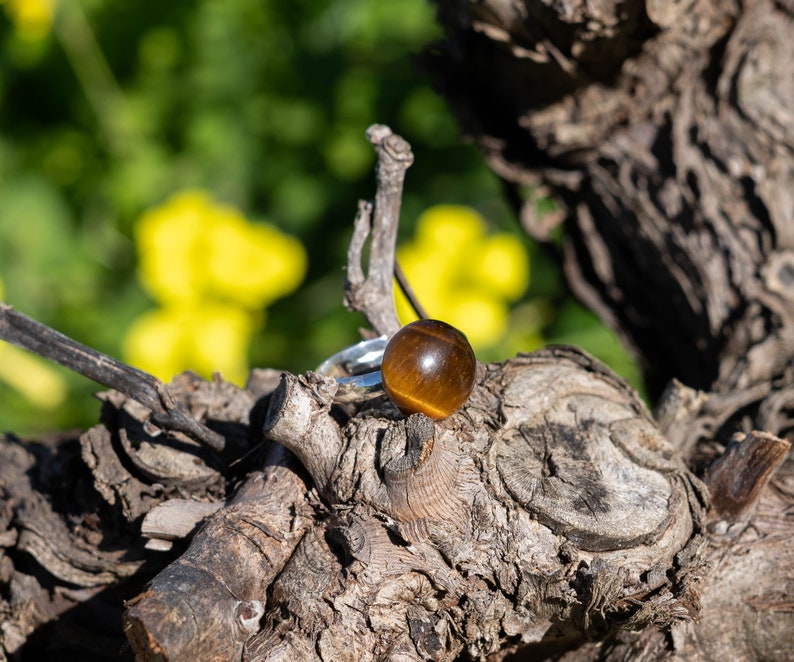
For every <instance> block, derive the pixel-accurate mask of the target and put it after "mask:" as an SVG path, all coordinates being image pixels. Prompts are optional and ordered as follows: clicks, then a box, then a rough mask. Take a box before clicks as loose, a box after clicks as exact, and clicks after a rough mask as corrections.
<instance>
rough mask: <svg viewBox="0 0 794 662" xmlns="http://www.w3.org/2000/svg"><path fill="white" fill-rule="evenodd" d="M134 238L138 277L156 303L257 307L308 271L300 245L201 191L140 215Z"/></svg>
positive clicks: (287, 290)
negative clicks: (208, 301) (222, 303)
mask: <svg viewBox="0 0 794 662" xmlns="http://www.w3.org/2000/svg"><path fill="white" fill-rule="evenodd" d="M135 240H136V243H137V245H138V252H139V254H140V267H139V272H140V277H141V281H142V282H143V285H144V286H145V287H146V289H147V290H149V292H150V293H151V294H152V296H153V297H154V298H155V299H157V300H158V301H160V302H162V303H168V302H175V301H180V302H183V301H203V300H206V299H213V300H218V301H225V302H228V303H231V304H233V305H240V306H244V307H247V308H261V307H264V306H266V305H267V304H269V303H271V302H272V301H274V300H275V299H278V298H280V297H283V296H284V295H286V294H289V293H290V292H292V291H294V290H295V289H296V288H297V286H298V285H299V284H300V283H301V281H302V280H303V276H304V274H305V272H306V253H305V251H304V249H303V246H302V245H301V244H300V242H298V241H297V240H296V239H293V238H292V237H288V236H287V235H285V234H282V233H281V232H279V231H278V230H277V229H276V228H274V227H272V226H269V225H265V224H254V223H251V222H250V221H248V220H247V219H246V218H245V217H244V216H243V215H242V214H241V213H240V212H239V211H237V210H236V209H234V208H232V207H227V206H223V205H219V204H217V203H215V202H213V201H212V199H211V198H210V197H209V196H208V195H207V194H206V193H203V192H201V191H188V192H184V193H180V194H178V195H176V196H174V197H173V198H171V199H170V200H169V201H167V202H166V203H165V204H164V205H162V206H160V207H157V208H155V209H153V210H151V211H149V212H147V213H146V214H144V215H143V216H142V217H141V219H140V220H139V221H138V225H137V226H136V233H135Z"/></svg>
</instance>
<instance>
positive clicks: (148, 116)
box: [0, 0, 639, 435]
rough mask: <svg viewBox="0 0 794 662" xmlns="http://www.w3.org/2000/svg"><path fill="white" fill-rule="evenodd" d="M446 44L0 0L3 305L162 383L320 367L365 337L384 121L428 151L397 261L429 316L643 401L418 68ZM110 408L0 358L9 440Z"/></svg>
mask: <svg viewBox="0 0 794 662" xmlns="http://www.w3.org/2000/svg"><path fill="white" fill-rule="evenodd" d="M439 37H440V33H439V30H438V28H437V26H436V24H435V21H434V17H433V8H432V6H431V5H430V4H429V3H428V2H426V0H390V1H389V2H371V1H370V0H312V1H311V2H306V1H301V0H296V1H295V2H289V3H287V2H277V1H276V0H169V1H168V2H162V1H161V0H0V296H2V298H3V300H4V301H6V302H7V303H9V304H11V305H13V306H14V307H16V308H17V309H18V310H20V311H22V312H24V313H26V314H28V315H30V316H32V317H34V318H36V319H38V320H40V321H42V322H44V323H46V324H48V325H50V326H52V327H54V328H56V329H58V330H60V331H63V332H64V333H66V334H68V335H70V336H72V337H74V338H76V339H78V340H80V341H81V342H83V343H85V344H87V345H90V346H92V347H95V348H97V349H99V350H101V351H103V352H106V353H108V354H111V355H113V356H116V357H119V358H122V359H124V360H125V361H128V362H130V363H132V364H134V365H136V366H138V367H141V368H144V369H146V370H149V371H151V372H153V373H155V374H157V376H159V377H161V378H163V379H166V380H167V379H169V378H170V377H171V376H172V375H173V374H174V373H176V372H178V371H181V370H183V369H193V370H195V371H197V372H199V373H200V374H202V375H204V376H210V375H211V374H212V372H213V370H218V371H220V372H221V374H222V375H223V376H224V377H225V378H227V379H229V380H231V381H235V382H236V383H239V384H243V383H244V381H245V376H246V374H247V372H248V369H249V367H251V366H268V367H274V368H279V369H285V370H291V371H294V372H297V371H304V370H307V369H311V368H313V367H315V366H316V365H317V364H318V363H319V362H320V361H321V360H322V359H323V358H324V357H326V356H327V355H329V354H331V353H333V352H334V351H336V350H338V349H339V348H341V347H343V346H345V345H348V344H350V343H352V342H356V341H357V340H358V339H359V334H358V328H359V327H360V326H362V325H363V319H362V318H361V317H360V316H359V315H357V314H351V313H349V312H347V311H346V310H344V308H343V306H342V280H343V275H344V274H343V265H344V263H345V251H346V248H347V242H348V240H349V237H350V232H351V228H352V221H353V217H354V215H355V211H356V201H357V200H358V199H359V198H370V197H372V196H373V194H374V177H373V174H372V166H373V164H374V154H373V152H372V149H371V147H370V146H369V144H368V143H367V142H366V140H365V138H364V133H365V130H366V128H367V127H368V126H369V125H370V124H372V123H375V122H379V123H385V124H388V125H390V126H391V127H392V128H393V129H394V130H395V131H396V132H397V133H399V134H401V135H402V136H404V137H405V138H406V139H408V140H409V142H410V143H411V144H412V146H413V150H414V154H415V157H416V161H415V165H414V166H413V167H412V168H411V169H410V170H409V171H408V178H407V182H406V192H405V198H404V202H403V215H402V224H401V228H400V249H399V257H400V260H401V263H402V264H403V266H404V269H405V271H406V272H407V274H408V276H409V278H410V280H411V283H412V285H413V287H414V289H415V290H416V292H417V294H418V297H419V299H420V300H421V302H422V303H423V304H424V305H425V307H426V308H427V310H428V313H429V314H430V315H431V316H433V317H439V318H442V319H445V320H447V321H449V322H451V323H452V324H455V325H457V326H459V327H460V328H462V329H463V330H464V331H465V332H466V333H467V334H468V335H469V337H470V339H471V341H472V343H473V344H474V346H475V349H476V350H477V353H478V356H479V357H480V358H481V359H483V360H494V359H502V358H507V357H509V356H511V355H513V354H515V353H516V352H518V351H531V350H533V349H537V348H538V347H540V346H542V345H543V344H546V343H560V342H562V343H573V344H577V345H580V346H582V347H584V348H585V349H587V350H588V351H590V352H591V353H593V354H595V355H596V356H598V357H599V358H601V359H602V360H605V361H606V362H607V363H609V364H610V365H611V366H612V367H613V368H614V369H616V370H617V371H618V372H619V373H621V374H623V375H624V376H626V377H628V378H629V379H630V380H632V381H633V382H634V383H635V385H639V380H638V375H637V371H636V368H635V367H634V365H633V364H632V362H631V361H630V360H629V358H628V357H627V355H626V354H625V352H623V350H622V349H621V348H620V346H619V344H618V342H617V340H616V339H615V338H614V336H613V335H612V334H611V333H610V332H608V331H607V330H606V329H605V328H604V327H603V325H601V324H600V323H599V322H598V320H597V319H596V318H595V317H594V316H593V315H592V314H591V313H589V312H588V311H586V310H585V309H584V308H582V307H581V306H580V305H579V304H577V303H576V302H575V301H573V300H572V299H571V298H570V297H569V296H568V294H567V292H566V291H565V288H564V285H563V283H562V280H561V277H560V274H559V273H558V271H557V270H556V267H555V266H554V263H553V261H552V260H551V259H550V258H549V257H548V256H547V254H546V253H545V252H544V251H542V250H540V249H539V248H538V247H537V246H534V245H533V244H532V243H531V242H530V241H529V240H528V239H527V238H526V237H525V236H524V234H523V233H522V231H521V229H520V228H519V226H518V223H517V221H516V219H515V218H514V215H513V214H512V213H511V211H510V209H509V208H508V207H507V205H506V204H505V202H504V201H503V198H502V192H501V187H500V183H499V181H498V179H497V178H496V177H495V176H494V175H493V174H492V173H490V172H489V171H488V170H487V169H486V168H485V166H484V165H483V162H482V161H481V159H480V157H479V155H478V154H477V152H476V150H475V149H474V148H473V147H472V146H471V145H467V144H466V143H465V141H463V140H462V139H461V137H460V136H459V134H458V131H457V128H456V125H455V122H454V120H453V119H452V117H451V116H450V114H449V113H448V112H447V110H446V108H445V106H444V103H443V102H442V101H441V100H440V99H439V98H438V97H436V96H435V95H434V93H433V91H432V89H431V87H430V85H429V83H428V81H427V80H426V79H425V78H424V77H423V76H422V74H421V72H420V71H419V70H418V67H417V66H416V56H417V55H418V53H419V52H420V51H421V49H422V48H424V47H425V46H426V45H428V44H429V43H430V42H432V41H433V40H434V39H437V38H439ZM545 204H548V203H546V202H544V201H540V202H539V205H545ZM398 305H399V310H400V311H401V315H402V317H403V319H404V321H407V320H408V319H410V317H411V313H410V310H409V309H408V307H407V306H406V305H405V303H404V302H402V301H398ZM98 390H100V387H99V386H98V385H97V384H94V383H92V382H90V381H88V380H86V379H84V378H81V377H79V376H76V375H73V374H71V373H69V372H68V371H66V370H64V369H61V368H58V367H55V366H52V365H50V364H48V363H47V362H45V361H42V360H39V359H37V358H36V357H32V356H30V355H28V354H25V353H24V352H22V351H20V350H16V349H15V348H12V347H10V346H9V345H7V344H4V343H0V432H3V431H14V432H16V433H17V434H20V435H35V434H41V433H43V432H45V431H50V430H59V429H71V428H81V427H86V426H89V425H91V424H93V423H94V422H95V421H96V420H97V415H98V411H99V403H98V401H97V400H96V399H94V398H93V397H91V396H92V394H93V393H94V392H96V391H98Z"/></svg>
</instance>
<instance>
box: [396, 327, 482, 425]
mask: <svg viewBox="0 0 794 662" xmlns="http://www.w3.org/2000/svg"><path fill="white" fill-rule="evenodd" d="M475 369H476V360H475V358H474V350H473V349H472V348H471V345H470V344H469V341H468V340H467V339H466V336H464V335H463V334H462V333H461V332H460V331H458V330H457V329H456V328H455V327H453V326H450V325H449V324H447V323H446V322H440V321H438V320H418V321H416V322H412V323H411V324H407V325H405V326H404V327H403V328H402V329H400V330H399V331H398V332H397V333H395V334H394V336H392V338H391V340H390V341H389V344H388V345H387V346H386V351H385V352H384V353H383V363H382V365H381V372H382V374H383V388H384V389H385V391H386V394H387V395H388V396H389V397H390V398H391V400H392V402H394V404H395V405H397V407H398V408H399V410H400V411H401V412H403V413H404V414H418V413H421V414H424V415H425V416H428V417H430V418H433V419H436V420H440V419H442V418H446V417H447V416H449V415H450V414H454V413H455V412H456V411H457V410H458V409H460V408H461V406H462V405H463V403H464V402H466V400H468V398H469V395H470V394H471V390H472V388H474V373H475Z"/></svg>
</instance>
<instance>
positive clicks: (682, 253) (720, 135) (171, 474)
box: [0, 0, 794, 662]
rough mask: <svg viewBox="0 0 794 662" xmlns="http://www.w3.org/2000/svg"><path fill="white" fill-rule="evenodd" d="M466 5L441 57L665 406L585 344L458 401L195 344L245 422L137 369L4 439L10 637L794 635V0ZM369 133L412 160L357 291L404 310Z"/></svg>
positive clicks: (281, 650) (350, 642)
mask: <svg viewBox="0 0 794 662" xmlns="http://www.w3.org/2000/svg"><path fill="white" fill-rule="evenodd" d="M437 6H438V10H439V18H440V21H441V23H442V25H443V27H444V29H445V31H446V36H445V38H444V39H443V40H442V41H441V42H439V43H438V44H436V45H434V46H433V47H432V48H430V49H428V51H427V52H426V53H425V55H424V58H423V61H424V66H425V67H426V68H427V69H428V70H429V71H431V72H432V73H433V75H434V77H435V80H436V84H437V86H438V88H439V90H440V91H441V92H442V94H444V95H445V96H446V98H447V99H448V101H449V103H450V106H451V107H452V108H453V110H454V111H455V113H456V114H457V117H458V118H459V121H460V123H461V126H462V127H463V129H464V131H465V132H466V133H467V134H468V135H470V136H471V137H472V138H473V139H474V140H475V141H476V142H477V144H478V145H479V146H480V147H481V149H482V150H483V153H484V155H485V158H486V160H487V162H488V163H489V164H490V166H491V167H492V168H493V169H494V170H495V171H496V172H497V173H498V174H499V175H501V176H502V177H503V178H504V180H505V181H506V183H507V188H506V190H507V192H508V195H509V196H510V197H511V200H512V201H513V202H514V203H515V205H516V209H517V210H518V211H519V213H520V216H521V220H522V223H523V224H524V226H525V228H526V229H527V230H528V231H529V232H530V234H532V235H533V236H534V237H536V238H538V239H540V240H546V239H548V238H549V237H550V236H551V233H552V232H553V231H554V229H555V224H559V223H561V224H562V225H563V227H562V243H561V245H562V250H561V251H560V261H561V263H562V265H563V267H564V269H565V273H566V275H567V277H568V280H569V282H570V284H571V287H572V289H573V291H574V292H575V293H576V294H578V295H579V296H580V297H581V298H582V299H583V300H584V301H585V302H586V303H588V305H590V306H591V307H592V308H593V309H594V310H596V311H597V312H598V313H599V314H600V315H601V316H602V317H603V318H604V319H605V320H607V321H608V322H609V323H610V324H612V325H613V327H614V328H615V329H617V330H618V332H619V333H621V334H622V336H623V337H624V338H625V339H626V341H627V342H628V343H629V345H630V346H631V347H632V348H633V350H634V351H635V353H636V355H637V357H638V359H639V360H640V361H641V364H642V366H643V368H644V370H645V373H646V376H647V378H648V382H649V384H650V391H651V393H652V396H653V400H654V404H655V408H654V411H653V414H651V413H649V412H648V411H647V410H646V407H645V405H644V404H643V403H642V402H641V401H640V400H639V398H638V397H637V395H636V394H635V393H634V392H633V391H632V389H631V388H629V387H628V386H627V385H626V384H625V383H623V382H622V381H621V380H620V379H619V378H617V377H615V376H614V375H613V374H612V373H611V372H610V371H609V370H608V369H606V368H605V367H604V366H602V365H601V364H600V363H598V362H597V361H595V360H593V359H591V358H590V357H588V356H587V355H585V354H583V353H581V352H579V351H577V350H575V349H572V348H547V349H544V350H542V351H540V352H536V353H533V354H529V355H521V356H518V357H515V358H513V359H510V360H507V361H505V362H503V363H497V364H491V365H488V366H480V367H479V372H478V378H477V384H476V386H475V390H474V392H473V395H472V397H471V398H470V400H469V402H468V403H467V404H466V405H465V406H464V407H463V408H462V409H461V410H460V411H459V412H458V413H456V414H454V415H453V416H451V417H450V418H448V419H446V420H443V421H440V422H435V423H434V422H431V421H429V420H428V419H425V418H424V417H422V416H413V417H409V418H405V417H403V416H401V415H400V414H399V412H397V410H396V409H394V407H393V406H392V405H391V404H390V403H389V402H388V401H386V400H383V399H381V400H372V401H368V402H365V403H360V404H359V405H351V404H345V405H342V404H335V403H334V400H333V398H334V393H335V389H336V384H335V382H334V381H333V380H332V379H329V378H327V377H322V376H320V375H316V374H314V373H307V374H305V375H297V376H296V375H288V374H286V375H283V376H279V375H278V374H277V373H274V372H273V371H266V370H265V371H255V372H254V373H253V374H252V376H251V380H250V382H249V384H248V386H247V388H246V389H238V388H236V387H234V386H232V385H229V384H225V383H224V382H222V380H219V379H216V380H214V381H212V382H204V381H202V380H199V379H197V378H196V377H195V376H192V375H189V374H186V375H182V376H179V377H178V378H176V379H175V381H174V382H173V383H172V384H171V385H169V386H168V387H167V393H168V396H169V398H170V399H171V400H173V402H174V403H176V405H178V406H177V407H176V408H177V409H178V410H179V411H184V412H188V413H189V414H190V416H191V417H192V418H193V419H195V421H197V422H198V423H199V424H200V425H201V426H202V429H207V430H209V431H210V432H211V433H212V435H220V436H221V437H222V439H223V443H222V444H206V443H205V444H202V443H199V442H198V441H196V440H195V439H193V438H191V437H190V436H189V434H186V433H185V429H186V428H185V426H181V427H174V426H171V427H167V426H166V425H165V424H164V421H163V420H161V419H158V418H157V416H156V415H154V416H153V415H152V414H153V413H155V414H156V412H154V410H148V409H147V408H146V407H144V406H142V405H141V404H140V403H136V402H135V401H134V400H131V399H130V397H129V396H125V395H122V394H121V393H118V392H115V391H111V392H109V393H106V394H104V395H103V396H102V400H103V413H102V419H101V421H100V423H99V425H97V426H96V427H94V428H92V429H91V430H89V431H87V432H86V433H84V434H83V435H81V436H80V438H79V440H78V439H76V438H75V437H67V438H63V439H53V440H41V441H39V442H38V443H35V444H31V443H23V442H21V441H20V440H18V439H16V438H15V437H13V436H7V437H4V438H2V440H0V496H2V498H1V499H0V641H1V642H2V647H3V648H2V650H3V651H4V652H5V653H6V654H8V655H14V656H16V659H21V660H26V659H31V660H35V659H42V656H44V655H47V656H50V657H52V658H53V659H59V660H61V659H63V660H67V659H80V660H87V659H108V658H115V657H117V656H118V654H119V651H121V655H122V656H125V657H127V658H130V657H132V656H133V655H134V656H135V657H136V658H137V659H139V660H171V661H177V660H191V661H192V660H196V659H202V660H204V659H206V660H241V659H242V660H387V659H388V660H405V661H408V660H424V659H433V660H453V659H487V660H491V661H494V662H495V661H498V660H502V659H531V660H547V659H548V660H552V659H554V660H566V661H568V662H580V661H582V662H583V661H585V660H588V661H589V660H648V661H650V660H670V659H673V660H696V661H699V660H704V661H705V660H717V659H731V660H747V661H754V660H758V661H760V660H781V661H782V660H790V659H792V658H794V638H792V637H791V635H790V633H791V631H792V626H794V609H793V608H792V604H793V602H792V600H793V599H792V595H794V585H793V581H792V578H793V577H794V557H793V556H792V554H794V552H792V547H791V544H790V539H791V534H792V520H791V517H790V513H791V510H792V509H791V505H792V501H793V500H794V464H792V461H791V459H790V453H789V449H790V443H789V441H787V438H788V439H790V437H791V435H792V420H794V412H793V411H792V410H793V409H794V390H793V388H794V387H793V384H792V383H793V381H794V380H793V379H792V375H793V374H794V365H793V364H794V333H793V329H794V327H792V323H793V322H794V320H793V319H792V318H793V317H794V293H793V292H794V278H792V273H794V247H793V246H792V243H793V242H794V224H793V223H792V220H794V219H792V214H794V205H793V204H792V202H793V201H794V200H793V199H792V198H793V197H794V193H792V190H794V188H793V187H792V183H793V182H792V179H793V178H792V172H793V171H794V160H793V159H792V156H793V155H792V142H794V141H792V127H794V124H793V123H792V122H791V119H792V117H791V112H792V111H791V109H792V108H794V103H793V102H794V85H792V76H793V75H794V74H793V73H792V69H791V67H789V66H784V65H783V63H788V62H790V61H791V60H792V57H791V56H792V54H793V53H792V50H794V41H793V40H792V39H791V34H794V32H792V27H794V26H793V25H792V5H791V3H790V2H784V1H783V0H780V1H779V2H772V1H763V0H759V1H756V2H748V3H744V4H739V3H732V2H726V3H723V2H719V3H718V2H699V1H693V0H689V1H686V0H682V1H680V2H658V1H656V0H648V1H647V2H644V3H641V2H622V3H616V2H608V1H606V2H586V3H585V2H569V1H560V2H547V1H540V2H521V1H519V0H499V1H497V0H483V1H482V2H476V3H474V2H466V1H464V0H454V1H449V2H444V1H439V2H438V3H437ZM368 137H369V138H370V141H371V142H373V146H374V147H375V148H376V150H377V151H378V154H379V172H380V173H381V176H383V177H384V181H382V182H381V181H379V182H378V192H377V195H376V196H375V197H376V203H375V206H374V208H373V204H371V203H364V204H361V205H360V206H359V217H358V220H357V222H356V231H355V235H354V240H353V241H351V258H350V262H351V268H349V273H351V274H352V275H353V278H351V282H352V285H351V284H350V283H349V284H348V285H349V287H348V289H347V292H346V294H347V303H348V304H349V305H350V306H351V307H352V308H354V309H356V310H359V311H361V312H363V313H364V314H365V317H366V318H367V319H368V320H369V321H370V323H371V324H372V325H373V326H374V327H375V331H376V332H377V333H386V334H388V333H391V332H393V330H394V319H393V310H391V301H390V297H388V296H386V295H385V293H387V292H388V291H389V288H390V285H389V283H390V282H391V262H390V258H391V257H392V255H391V254H392V253H393V250H394V246H393V237H394V234H393V231H394V224H395V223H396V222H397V219H396V215H397V213H398V210H399V200H398V199H397V198H399V194H400V191H399V188H400V182H401V180H400V179H399V178H394V177H393V178H391V179H390V180H389V181H391V185H389V181H386V179H385V173H388V172H390V171H389V168H388V166H384V164H383V162H382V161H381V159H383V158H385V155H388V154H390V153H391V152H394V153H395V154H397V156H401V158H402V157H405V158H402V165H401V166H400V168H401V169H402V170H403V171H404V168H406V167H407V166H408V165H409V163H410V158H408V154H409V153H410V150H408V151H407V152H406V150H405V149H404V148H407V147H408V146H407V144H405V145H403V144H402V143H401V142H400V139H399V138H398V137H395V136H392V134H391V132H390V131H388V130H385V127H377V128H376V130H375V131H374V132H372V131H371V132H370V133H369V134H368ZM383 141H387V142H383ZM389 145H392V146H397V147H399V149H397V150H396V151H395V150H390V149H387V147H388V146H389ZM380 166H383V167H380ZM544 192H549V193H551V194H553V195H554V196H555V198H556V199H557V200H558V202H559V203H560V211H559V212H558V213H557V214H553V215H550V216H537V215H536V214H535V213H534V200H535V198H536V197H537V195H539V194H541V193H544ZM378 207H379V208H378ZM378 228H380V229H378ZM370 232H375V233H376V234H377V237H374V236H373V237H371V238H370V241H374V240H375V239H377V241H375V242H374V243H373V246H375V248H376V249H377V253H378V255H380V256H381V257H382V259H376V260H371V261H370V264H369V271H368V273H367V275H366V278H365V277H364V274H363V269H362V268H361V265H360V264H358V266H357V267H356V263H359V262H360V259H361V255H362V254H363V251H362V248H363V245H364V242H365V241H366V240H367V237H368V236H369V233H370ZM386 263H388V266H389V268H388V269H386V268H385V267H384V266H383V265H384V264H386ZM368 280H370V281H371V284H370V285H368V284H367V281H368ZM353 285H354V286H355V287H353ZM356 288H361V289H359V290H356ZM370 288H374V290H376V292H377V293H378V295H377V296H365V295H364V294H366V292H367V290H368V289H370ZM357 292H358V293H357ZM362 292H363V293H364V294H362ZM384 307H386V308H388V309H384ZM193 427H194V428H195V426H193ZM263 430H264V438H263V436H262V434H263ZM66 476H68V479H67V478H65V477H66ZM141 532H145V533H146V538H148V540H147V539H146V538H144V537H143V536H142V535H141ZM124 601H126V602H124ZM122 608H124V609H125V611H124V614H123V617H122V614H121V612H122ZM122 625H123V632H122ZM124 637H126V639H127V640H128V642H129V645H128V646H126V647H125V646H123V645H122V642H123V638H124Z"/></svg>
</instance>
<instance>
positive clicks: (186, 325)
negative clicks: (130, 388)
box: [122, 302, 254, 384]
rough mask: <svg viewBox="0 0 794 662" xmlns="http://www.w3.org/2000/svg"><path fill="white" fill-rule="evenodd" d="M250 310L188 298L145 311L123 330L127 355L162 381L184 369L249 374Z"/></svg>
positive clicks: (236, 376)
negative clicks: (184, 300)
mask: <svg viewBox="0 0 794 662" xmlns="http://www.w3.org/2000/svg"><path fill="white" fill-rule="evenodd" d="M253 327H254V322H253V320H252V318H251V316H250V315H249V314H248V313H246V312H245V311H243V310H240V309H239V308H234V307H231V306H224V305H222V304H211V303H207V302H203V303H202V302H191V303H187V304H186V305H183V306H179V305H175V306H167V307H165V308H156V309H154V310H151V311H149V312H147V313H144V314H143V315H141V316H140V317H138V319H137V320H135V322H134V323H133V324H132V326H131V327H130V328H129V329H128V330H127V333H126V334H125V336H124V342H123V347H122V351H123V353H124V356H125V357H126V359H127V361H129V362H130V363H132V364H133V365H136V366H138V367H139V368H141V369H142V370H146V371H147V372H150V373H152V374H153V375H155V376H156V377H159V378H160V379H162V380H164V381H168V380H170V379H171V378H172V377H173V376H174V375H175V374H177V373H180V372H182V371H184V370H193V371H195V372H197V373H198V374H200V375H203V376H205V377H209V376H210V375H211V374H212V373H213V372H216V371H217V372H220V373H221V374H222V375H223V377H224V378H225V379H227V380H229V381H231V382H234V383H236V384H242V383H244V382H245V379H246V375H247V374H248V344H249V341H250V337H251V333H252V332H253Z"/></svg>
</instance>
